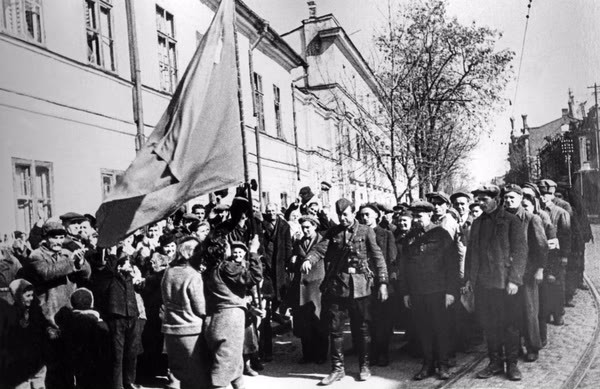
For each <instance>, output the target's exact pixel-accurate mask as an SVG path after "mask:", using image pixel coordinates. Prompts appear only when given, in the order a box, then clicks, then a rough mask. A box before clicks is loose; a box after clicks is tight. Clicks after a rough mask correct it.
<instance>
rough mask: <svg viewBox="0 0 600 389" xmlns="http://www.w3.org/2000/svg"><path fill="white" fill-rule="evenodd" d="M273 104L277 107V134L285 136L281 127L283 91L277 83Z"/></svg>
mask: <svg viewBox="0 0 600 389" xmlns="http://www.w3.org/2000/svg"><path fill="white" fill-rule="evenodd" d="M273 104H274V107H275V128H276V129H277V136H278V137H280V138H283V128H282V127H281V91H280V90H279V87H277V85H273Z"/></svg>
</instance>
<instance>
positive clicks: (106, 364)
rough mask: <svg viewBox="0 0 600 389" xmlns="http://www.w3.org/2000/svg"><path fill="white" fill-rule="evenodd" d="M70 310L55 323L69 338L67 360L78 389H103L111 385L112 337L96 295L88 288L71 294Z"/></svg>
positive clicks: (64, 310) (57, 315) (62, 310)
mask: <svg viewBox="0 0 600 389" xmlns="http://www.w3.org/2000/svg"><path fill="white" fill-rule="evenodd" d="M71 306H72V307H73V309H70V308H67V307H65V308H63V309H61V311H59V313H57V314H56V317H55V320H56V323H57V324H58V326H59V327H60V330H61V336H62V337H63V338H64V339H65V343H66V348H65V349H66V350H67V352H68V355H67V356H66V357H67V361H68V362H69V365H70V367H71V369H72V371H73V373H74V374H75V381H76V385H77V389H96V388H97V389H100V388H107V387H109V385H110V380H109V379H108V378H109V377H110V371H111V370H110V334H109V331H108V326H107V325H106V323H105V322H104V321H103V320H102V319H101V318H100V314H99V313H98V311H95V310H94V309H93V308H94V296H93V295H92V292H91V291H90V290H88V289H86V288H79V289H77V290H76V291H75V292H73V294H72V295H71Z"/></svg>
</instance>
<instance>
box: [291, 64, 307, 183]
mask: <svg viewBox="0 0 600 389" xmlns="http://www.w3.org/2000/svg"><path fill="white" fill-rule="evenodd" d="M307 76H308V75H307V74H306V71H305V73H304V74H303V75H301V76H298V77H296V78H295V79H293V80H292V82H291V84H290V90H291V91H292V119H293V121H294V151H295V153H296V179H297V180H298V181H300V152H299V150H298V149H299V146H298V120H297V118H296V96H295V95H294V89H295V88H296V87H295V86H294V84H295V83H296V82H297V81H299V80H301V79H303V78H306V77H307Z"/></svg>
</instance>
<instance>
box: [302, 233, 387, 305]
mask: <svg viewBox="0 0 600 389" xmlns="http://www.w3.org/2000/svg"><path fill="white" fill-rule="evenodd" d="M324 238H325V239H324V240H323V241H322V242H320V243H319V244H317V245H315V246H314V247H313V248H312V249H311V250H310V252H309V253H308V255H307V256H306V260H307V261H309V262H310V263H311V264H312V265H315V264H316V263H317V262H319V261H321V260H322V261H324V263H325V279H324V280H323V285H322V286H321V290H323V291H324V294H326V295H330V296H333V297H350V298H361V297H366V296H369V295H370V294H371V289H372V287H373V285H374V282H377V284H387V282H388V273H387V267H386V263H385V259H384V257H383V254H382V252H381V249H380V248H379V246H378V245H377V242H376V237H375V231H373V229H372V228H370V227H367V226H365V225H362V224H359V223H358V222H356V221H354V223H353V224H352V225H351V226H349V227H347V228H346V227H344V226H342V225H336V226H333V227H331V228H330V229H329V230H327V232H326V233H325V236H324Z"/></svg>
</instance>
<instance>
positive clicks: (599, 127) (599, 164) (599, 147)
mask: <svg viewBox="0 0 600 389" xmlns="http://www.w3.org/2000/svg"><path fill="white" fill-rule="evenodd" d="M588 89H593V90H594V101H595V102H596V105H595V115H596V131H594V136H595V138H596V142H595V143H596V171H600V137H599V136H598V135H599V134H598V132H599V131H600V118H599V117H598V84H596V83H594V86H588Z"/></svg>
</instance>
